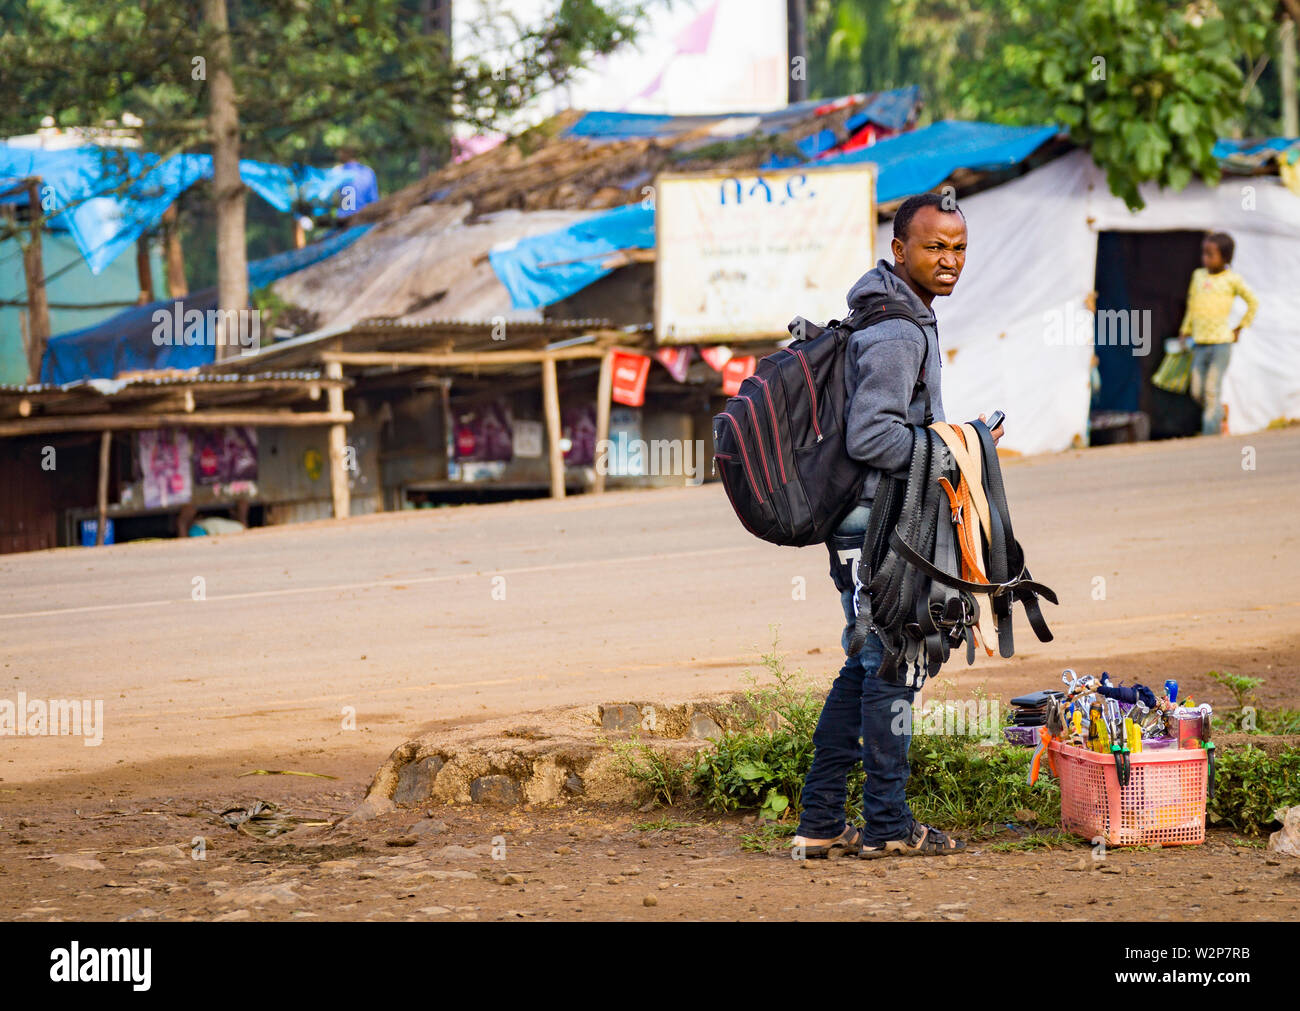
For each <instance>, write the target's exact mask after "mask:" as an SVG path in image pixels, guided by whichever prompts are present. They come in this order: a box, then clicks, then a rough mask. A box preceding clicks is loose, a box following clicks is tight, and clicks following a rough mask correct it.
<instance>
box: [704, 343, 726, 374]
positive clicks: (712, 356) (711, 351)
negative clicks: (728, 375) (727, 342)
mask: <svg viewBox="0 0 1300 1011" xmlns="http://www.w3.org/2000/svg"><path fill="white" fill-rule="evenodd" d="M700 357H701V358H703V359H704V360H705V361H706V362H708V363H709V367H710V368H712V369H713V370H714V371H715V372H721V371H722V366H724V365H726V364H727V359H729V358H730V357H731V348H728V347H723V346H722V345H721V344H719V345H717V346H716V347H709V348H700Z"/></svg>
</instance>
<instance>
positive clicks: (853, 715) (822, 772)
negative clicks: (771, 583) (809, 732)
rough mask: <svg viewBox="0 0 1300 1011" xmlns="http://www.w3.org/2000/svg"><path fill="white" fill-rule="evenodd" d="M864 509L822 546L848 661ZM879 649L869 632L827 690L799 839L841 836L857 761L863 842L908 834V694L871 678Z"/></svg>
mask: <svg viewBox="0 0 1300 1011" xmlns="http://www.w3.org/2000/svg"><path fill="white" fill-rule="evenodd" d="M869 516H870V509H869V507H867V506H859V507H858V508H857V509H855V510H853V512H851V513H849V515H848V517H846V518H845V520H844V522H843V523H841V524H840V527H839V529H838V530H836V531H835V534H834V536H833V537H832V538H831V539H830V540H829V541H828V542H827V545H826V546H827V548H828V549H829V550H830V556H831V579H832V580H833V581H834V583H835V588H836V589H837V590H839V591H840V603H841V605H842V606H843V609H844V621H845V628H844V633H843V635H842V636H841V645H842V647H843V648H844V651H845V653H846V655H847V653H848V643H849V635H850V634H851V632H852V631H853V623H854V619H855V618H856V616H857V605H856V603H855V601H856V591H857V575H858V573H857V569H858V559H859V558H860V557H861V554H862V536H863V534H864V533H866V529H867V519H868V517H869ZM883 656H884V646H883V644H882V643H881V641H880V639H879V638H878V637H877V636H876V634H875V633H874V632H873V633H872V634H871V635H869V636H868V637H867V644H866V645H865V646H863V647H862V652H861V653H859V654H858V655H857V656H854V657H848V658H847V659H846V660H845V661H844V666H843V667H841V668H840V673H839V676H838V677H836V679H835V682H834V684H832V685H831V690H830V694H829V695H827V696H826V703H825V705H823V706H822V714H821V718H820V719H819V720H818V721H817V730H816V731H815V732H814V733H813V746H814V751H813V764H812V768H811V769H809V770H808V777H807V778H806V779H805V780H804V787H803V816H802V818H800V820H799V835H801V836H803V837H805V838H808V839H830V838H832V837H834V836H837V835H839V834H840V833H841V832H842V831H844V804H845V799H846V798H847V795H848V776H849V773H850V772H851V771H852V769H853V766H854V765H855V764H856V763H857V762H859V761H861V762H862V768H863V770H864V771H865V772H866V774H867V780H866V783H865V784H864V785H863V788H862V815H863V822H864V828H863V831H864V834H865V836H866V842H868V843H871V844H878V843H882V842H887V841H888V840H890V839H902V838H904V837H906V836H907V834H908V831H909V830H910V829H911V827H912V810H911V808H909V807H908V806H907V777H908V774H909V772H910V769H909V767H908V762H907V750H908V746H909V745H910V744H911V743H912V700H913V699H914V697H915V695H916V691H915V689H913V688H911V687H908V686H907V685H893V684H889V683H888V682H885V681H881V680H880V679H879V678H878V677H876V671H877V670H878V669H879V667H880V661H881V659H882V658H883Z"/></svg>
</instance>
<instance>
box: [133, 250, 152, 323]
mask: <svg viewBox="0 0 1300 1011" xmlns="http://www.w3.org/2000/svg"><path fill="white" fill-rule="evenodd" d="M135 276H136V277H137V278H139V280H140V294H138V295H137V296H136V297H135V304H136V305H148V304H149V303H150V302H152V301H153V264H152V263H150V262H149V236H148V235H147V234H146V235H141V236H140V238H138V239H136V240H135Z"/></svg>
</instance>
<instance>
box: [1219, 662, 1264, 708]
mask: <svg viewBox="0 0 1300 1011" xmlns="http://www.w3.org/2000/svg"><path fill="white" fill-rule="evenodd" d="M1207 676H1208V677H1210V678H1213V679H1214V680H1215V681H1217V682H1219V684H1221V685H1223V687H1224V688H1226V689H1228V691H1230V692H1232V698H1233V701H1235V702H1236V703H1237V708H1238V709H1244V708H1245V707H1246V706H1248V705H1250V704H1251V703H1252V702H1254V701H1255V689H1256V688H1258V687H1259V686H1260V685H1262V684H1263V683H1264V679H1263V678H1248V677H1242V676H1241V675H1239V674H1230V673H1228V672H1227V671H1219V670H1212V671H1209V672H1208V675H1207Z"/></svg>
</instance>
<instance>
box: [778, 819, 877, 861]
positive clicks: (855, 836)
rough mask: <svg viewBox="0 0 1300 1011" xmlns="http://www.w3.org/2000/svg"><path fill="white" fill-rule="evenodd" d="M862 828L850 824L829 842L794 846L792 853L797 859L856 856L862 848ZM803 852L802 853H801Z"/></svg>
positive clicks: (827, 858)
mask: <svg viewBox="0 0 1300 1011" xmlns="http://www.w3.org/2000/svg"><path fill="white" fill-rule="evenodd" d="M862 838H863V836H862V829H860V828H858V827H857V826H856V825H849V826H848V827H846V828H845V829H844V831H843V832H841V833H840V834H839V835H837V836H836V837H835V838H834V839H832V840H831V841H830V842H828V843H817V844H816V845H815V846H809V845H806V844H803V845H799V846H792V847H791V849H790V855H791V856H792V857H793V858H794V859H796V860H800V859H803V860H829V859H831V857H833V856H840V855H845V854H847V855H849V856H856V855H857V853H858V852H859V851H860V850H861V849H862ZM801 854H802V855H801Z"/></svg>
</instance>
